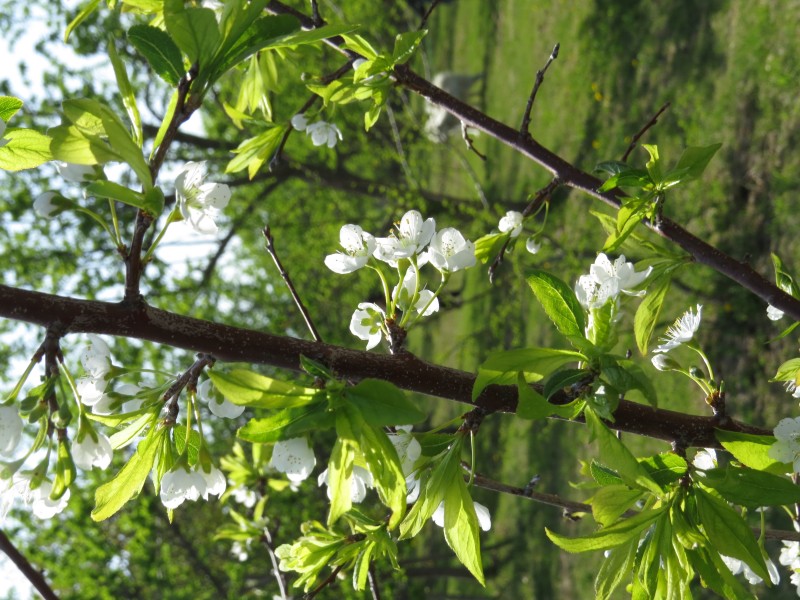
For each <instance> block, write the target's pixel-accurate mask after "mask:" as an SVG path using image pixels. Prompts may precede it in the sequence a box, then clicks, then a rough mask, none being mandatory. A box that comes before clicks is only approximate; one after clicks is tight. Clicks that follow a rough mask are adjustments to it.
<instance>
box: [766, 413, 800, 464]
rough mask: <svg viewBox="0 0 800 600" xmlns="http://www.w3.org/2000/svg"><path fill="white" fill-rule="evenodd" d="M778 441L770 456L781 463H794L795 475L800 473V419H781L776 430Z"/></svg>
mask: <svg viewBox="0 0 800 600" xmlns="http://www.w3.org/2000/svg"><path fill="white" fill-rule="evenodd" d="M774 433H775V438H776V441H775V443H774V444H772V446H770V449H769V452H768V454H769V456H770V457H772V458H774V459H775V460H778V461H780V462H786V463H793V465H794V471H795V473H800V417H797V418H794V419H781V420H780V421H779V422H778V425H777V426H776V427H775V430H774Z"/></svg>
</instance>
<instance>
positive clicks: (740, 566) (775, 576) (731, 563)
mask: <svg viewBox="0 0 800 600" xmlns="http://www.w3.org/2000/svg"><path fill="white" fill-rule="evenodd" d="M720 558H722V562H724V563H725V566H727V567H728V568H729V569H730V570H731V573H733V574H734V575H739V574H740V573H741V574H742V575H744V577H745V579H747V581H748V582H749V583H750V584H752V585H756V584H759V583H761V582H762V581H763V579H761V577H759V576H758V575H756V574H755V573H754V572H753V570H752V569H751V568H750V567H749V566H747V563H745V562H744V561H741V560H739V559H738V558H731V557H730V556H725V555H724V554H720ZM766 562H767V573H769V579H770V581H772V584H773V585H778V584H779V583H780V581H781V576H780V574H779V573H778V567H776V566H775V563H774V562H772V560H770V559H767V561H766Z"/></svg>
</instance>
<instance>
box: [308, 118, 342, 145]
mask: <svg viewBox="0 0 800 600" xmlns="http://www.w3.org/2000/svg"><path fill="white" fill-rule="evenodd" d="M306 134H307V135H309V136H311V142H312V143H313V144H314V145H315V146H323V145H325V146H328V148H333V147H334V146H335V145H336V142H338V141H339V140H341V139H343V138H342V132H341V130H340V129H339V128H338V127H337V126H336V125H334V124H333V123H328V122H326V121H317V122H316V123H311V124H310V125H308V126H307V127H306Z"/></svg>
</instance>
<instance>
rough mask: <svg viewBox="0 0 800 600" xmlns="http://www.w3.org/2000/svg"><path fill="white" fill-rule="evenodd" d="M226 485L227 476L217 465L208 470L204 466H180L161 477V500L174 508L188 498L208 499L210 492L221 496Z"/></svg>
mask: <svg viewBox="0 0 800 600" xmlns="http://www.w3.org/2000/svg"><path fill="white" fill-rule="evenodd" d="M226 486H227V483H226V481H225V476H224V475H223V474H222V471H220V470H219V469H217V468H216V467H213V466H212V467H211V469H210V470H209V471H208V472H206V471H204V470H203V469H202V468H200V469H197V470H191V471H190V470H187V469H186V467H184V466H179V467H177V468H176V469H175V470H173V471H170V472H168V473H166V474H165V475H164V477H162V478H161V493H160V495H161V502H162V504H163V505H164V506H165V507H166V508H169V509H174V508H177V507H179V506H180V505H181V504H183V503H184V501H186V500H191V501H192V502H194V501H196V500H197V499H198V498H199V497H200V496H202V497H203V500H208V496H209V494H213V495H215V496H219V495H221V494H222V493H223V492H224V491H225V488H226Z"/></svg>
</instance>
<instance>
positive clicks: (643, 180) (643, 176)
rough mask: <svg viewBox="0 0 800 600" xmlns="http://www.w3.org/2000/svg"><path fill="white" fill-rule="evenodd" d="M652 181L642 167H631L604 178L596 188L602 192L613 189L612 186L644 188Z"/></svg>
mask: <svg viewBox="0 0 800 600" xmlns="http://www.w3.org/2000/svg"><path fill="white" fill-rule="evenodd" d="M601 164H605V163H601ZM598 166H599V165H598ZM652 183H653V182H652V180H651V179H650V175H649V174H648V173H647V171H645V170H644V169H634V168H631V169H630V170H628V171H622V172H620V173H617V174H616V175H612V176H611V177H609V178H608V179H606V180H605V182H604V183H603V185H601V186H600V187H599V188H597V191H598V192H600V193H603V192H607V191H609V190H613V189H614V188H617V187H635V188H644V187H645V186H648V185H651V184H652Z"/></svg>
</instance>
